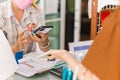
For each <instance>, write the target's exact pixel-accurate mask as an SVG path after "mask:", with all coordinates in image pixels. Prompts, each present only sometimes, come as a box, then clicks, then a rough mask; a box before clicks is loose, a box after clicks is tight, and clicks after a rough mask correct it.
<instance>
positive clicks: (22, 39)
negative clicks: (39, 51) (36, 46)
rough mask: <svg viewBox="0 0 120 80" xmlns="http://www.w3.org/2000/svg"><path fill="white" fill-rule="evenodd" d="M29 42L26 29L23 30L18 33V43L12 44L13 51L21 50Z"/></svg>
mask: <svg viewBox="0 0 120 80" xmlns="http://www.w3.org/2000/svg"><path fill="white" fill-rule="evenodd" d="M27 43H28V40H27V38H26V37H25V35H24V30H21V31H20V32H19V35H18V39H17V41H16V44H15V45H14V46H12V50H13V52H14V53H15V52H17V51H21V50H22V49H23V47H24V46H25V45H26V44H27Z"/></svg>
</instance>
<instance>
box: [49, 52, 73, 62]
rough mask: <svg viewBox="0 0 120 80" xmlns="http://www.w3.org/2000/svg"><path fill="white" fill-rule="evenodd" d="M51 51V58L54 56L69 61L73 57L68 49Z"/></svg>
mask: <svg viewBox="0 0 120 80" xmlns="http://www.w3.org/2000/svg"><path fill="white" fill-rule="evenodd" d="M49 53H50V54H51V56H49V57H48V58H49V59H51V57H52V58H57V59H60V60H63V61H65V62H67V61H68V59H70V58H73V56H72V55H71V53H69V52H68V51H66V50H50V51H49Z"/></svg>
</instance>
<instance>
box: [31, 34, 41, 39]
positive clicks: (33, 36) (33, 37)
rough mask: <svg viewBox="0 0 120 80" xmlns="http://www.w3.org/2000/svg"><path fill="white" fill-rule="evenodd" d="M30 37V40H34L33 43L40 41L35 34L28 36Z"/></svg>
mask: <svg viewBox="0 0 120 80" xmlns="http://www.w3.org/2000/svg"><path fill="white" fill-rule="evenodd" d="M30 37H31V38H32V40H35V41H39V40H40V39H39V38H38V37H37V36H36V34H34V33H32V34H30Z"/></svg>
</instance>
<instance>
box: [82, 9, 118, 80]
mask: <svg viewBox="0 0 120 80" xmlns="http://www.w3.org/2000/svg"><path fill="white" fill-rule="evenodd" d="M102 26H103V28H102V30H101V31H100V33H99V34H98V35H97V37H96V38H95V40H94V42H93V44H92V45H91V47H90V49H89V51H88V53H87V55H86V56H85V58H84V60H83V61H82V63H83V65H84V66H86V67H87V68H88V69H89V70H90V71H91V72H93V73H94V74H95V75H96V76H98V77H99V78H100V80H120V8H118V9H117V10H116V11H114V12H113V13H112V14H110V15H109V16H108V17H107V18H106V19H105V20H104V22H103V25H102Z"/></svg>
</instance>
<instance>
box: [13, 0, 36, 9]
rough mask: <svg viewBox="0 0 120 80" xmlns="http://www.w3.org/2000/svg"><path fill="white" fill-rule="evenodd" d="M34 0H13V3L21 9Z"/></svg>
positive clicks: (28, 5)
mask: <svg viewBox="0 0 120 80" xmlns="http://www.w3.org/2000/svg"><path fill="white" fill-rule="evenodd" d="M33 1H34V0H14V2H15V4H16V5H17V6H18V7H19V8H20V9H22V10H24V9H27V8H28V7H30V5H31V4H32V3H33Z"/></svg>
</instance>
